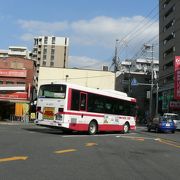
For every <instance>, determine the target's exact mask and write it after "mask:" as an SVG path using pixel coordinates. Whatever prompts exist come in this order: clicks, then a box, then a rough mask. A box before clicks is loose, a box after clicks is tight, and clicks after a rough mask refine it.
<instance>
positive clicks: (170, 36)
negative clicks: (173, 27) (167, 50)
mask: <svg viewBox="0 0 180 180" xmlns="http://www.w3.org/2000/svg"><path fill="white" fill-rule="evenodd" d="M174 38H175V33H174V32H172V33H171V34H170V35H168V36H167V37H166V38H165V39H164V45H165V44H167V43H168V42H169V41H170V40H171V39H174Z"/></svg>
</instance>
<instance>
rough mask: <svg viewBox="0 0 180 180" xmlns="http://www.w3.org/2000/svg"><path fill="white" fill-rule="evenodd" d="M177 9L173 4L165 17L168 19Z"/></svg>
mask: <svg viewBox="0 0 180 180" xmlns="http://www.w3.org/2000/svg"><path fill="white" fill-rule="evenodd" d="M174 10H175V6H172V7H171V8H170V9H169V10H168V11H167V12H166V14H165V15H164V19H166V18H167V17H168V16H170V15H171V14H172V13H173V12H174Z"/></svg>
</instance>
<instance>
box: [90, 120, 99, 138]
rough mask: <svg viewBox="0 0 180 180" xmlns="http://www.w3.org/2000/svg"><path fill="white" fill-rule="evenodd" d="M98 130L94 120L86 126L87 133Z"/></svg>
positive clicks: (94, 132)
mask: <svg viewBox="0 0 180 180" xmlns="http://www.w3.org/2000/svg"><path fill="white" fill-rule="evenodd" d="M97 130H98V127H97V123H96V122H95V121H91V122H90V124H89V128H88V133H89V135H93V134H96V133H97Z"/></svg>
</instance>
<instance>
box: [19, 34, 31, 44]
mask: <svg viewBox="0 0 180 180" xmlns="http://www.w3.org/2000/svg"><path fill="white" fill-rule="evenodd" d="M33 38H34V35H33V34H30V33H26V34H23V35H22V36H21V39H22V40H23V41H32V42H33Z"/></svg>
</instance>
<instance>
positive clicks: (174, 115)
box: [164, 114, 180, 120]
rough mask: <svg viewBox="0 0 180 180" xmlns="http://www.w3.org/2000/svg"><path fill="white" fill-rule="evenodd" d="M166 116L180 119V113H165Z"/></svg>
mask: <svg viewBox="0 0 180 180" xmlns="http://www.w3.org/2000/svg"><path fill="white" fill-rule="evenodd" d="M164 117H167V118H171V119H175V120H180V117H179V115H178V114H165V115H164Z"/></svg>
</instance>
